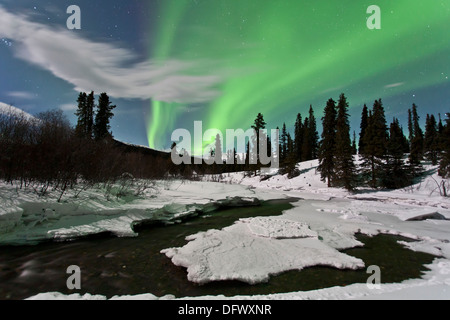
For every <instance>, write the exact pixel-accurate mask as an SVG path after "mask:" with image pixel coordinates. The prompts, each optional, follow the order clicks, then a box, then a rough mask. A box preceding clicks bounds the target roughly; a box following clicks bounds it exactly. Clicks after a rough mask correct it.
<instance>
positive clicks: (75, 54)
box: [0, 6, 223, 103]
mask: <svg viewBox="0 0 450 320" xmlns="http://www.w3.org/2000/svg"><path fill="white" fill-rule="evenodd" d="M0 21H2V28H1V29H0V37H2V38H8V39H11V40H13V41H14V46H12V47H11V50H13V52H14V55H15V56H16V57H17V58H19V59H22V60H24V61H26V62H28V63H31V64H33V65H36V66H38V67H40V68H43V69H45V70H47V71H49V72H51V73H52V74H53V75H54V76H56V77H58V78H60V79H63V80H65V81H67V82H69V83H70V84H72V85H73V86H74V89H75V90H76V91H91V90H93V91H95V92H108V94H109V95H110V96H112V97H115V98H130V99H143V100H145V99H150V98H151V99H154V100H158V101H164V102H176V103H198V102H207V101H211V100H212V99H214V98H215V97H217V96H218V95H219V93H220V92H219V91H218V90H217V86H218V84H220V83H221V82H222V81H223V79H222V77H221V76H219V75H213V74H204V75H198V72H196V70H198V68H199V67H200V62H184V61H179V60H169V61H165V62H164V63H158V62H154V61H150V60H148V61H140V62H135V60H136V56H135V55H134V54H133V53H132V52H131V51H130V50H127V49H126V48H121V47H117V46H114V45H112V44H109V43H99V42H94V41H91V40H88V39H84V38H82V37H80V36H79V35H78V34H77V32H76V31H69V30H67V29H65V28H63V27H60V28H55V27H54V26H53V27H52V26H49V25H44V24H41V23H36V22H32V21H30V20H29V18H28V17H27V16H25V15H20V14H13V13H11V12H9V11H7V10H5V9H4V8H3V7H1V6H0Z"/></svg>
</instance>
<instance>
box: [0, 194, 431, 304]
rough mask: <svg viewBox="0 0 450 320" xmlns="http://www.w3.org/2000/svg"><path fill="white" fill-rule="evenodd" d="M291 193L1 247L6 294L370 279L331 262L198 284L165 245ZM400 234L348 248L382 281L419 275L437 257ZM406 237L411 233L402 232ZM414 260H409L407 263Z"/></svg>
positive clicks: (1, 293) (270, 286) (277, 206)
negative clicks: (181, 217) (200, 213)
mask: <svg viewBox="0 0 450 320" xmlns="http://www.w3.org/2000/svg"><path fill="white" fill-rule="evenodd" d="M291 201H292V200H289V201H288V200H277V201H269V202H266V203H263V204H262V205H261V206H259V207H247V208H234V209H226V210H221V211H217V212H215V213H213V214H211V216H209V217H197V218H193V219H191V220H189V221H186V222H184V223H183V224H177V225H171V226H151V227H148V226H147V227H145V228H141V230H137V231H139V237H137V238H115V237H110V236H108V235H101V236H97V237H95V238H89V239H84V240H78V241H74V242H67V243H43V244H39V245H37V246H21V247H0V299H3V300H4V299H23V298H27V297H30V296H32V295H35V294H37V293H41V292H51V291H58V292H62V293H66V294H70V293H80V294H84V293H91V294H102V295H106V296H107V297H112V296H114V295H126V294H130V295H135V294H141V293H153V294H155V295H157V296H162V295H165V294H174V295H175V296H177V297H181V296H199V295H219V294H223V295H226V296H233V295H253V294H269V293H280V292H291V291H300V290H313V289H319V288H326V287H331V286H337V285H348V284H351V283H356V282H359V283H365V282H366V280H367V278H368V276H369V275H368V274H367V273H366V270H358V271H343V270H337V269H333V268H329V267H313V268H308V269H304V270H302V271H290V272H285V273H283V274H281V275H278V276H274V277H271V279H270V281H269V282H267V283H263V284H258V285H253V286H251V285H248V284H245V283H241V282H238V281H222V282H215V283H210V284H206V285H202V286H199V285H196V284H193V283H191V282H189V281H188V280H187V277H186V270H185V269H184V268H181V267H176V266H174V265H173V264H172V263H171V261H170V260H169V259H168V258H167V257H166V256H165V255H163V254H161V253H160V251H161V250H162V249H165V248H170V247H180V246H183V245H184V244H186V240H185V237H186V236H188V235H191V234H194V233H197V232H199V231H206V230H208V229H213V228H214V229H221V228H223V227H226V226H229V225H231V224H232V223H233V222H234V221H236V220H238V219H239V218H247V217H253V216H273V215H279V214H281V213H282V211H283V210H286V209H289V208H291V207H292V205H291V204H290V202H291ZM399 239H400V237H395V236H388V235H379V236H376V237H373V238H370V237H367V236H364V235H358V240H360V241H362V242H364V243H365V246H364V247H363V248H354V249H350V250H346V251H345V252H346V253H347V254H349V255H352V256H355V257H358V258H361V259H362V260H363V261H364V262H365V263H366V265H367V266H369V265H378V266H380V268H381V275H382V278H381V280H382V282H383V283H391V282H399V281H403V280H406V279H411V278H419V277H420V276H421V272H422V271H425V270H426V268H425V267H424V266H423V265H424V264H429V263H431V262H432V261H433V259H434V258H435V257H434V256H432V255H429V254H425V253H418V252H413V251H411V250H408V249H405V248H404V247H403V246H401V245H399V244H397V243H396V241H397V240H399ZM403 240H405V239H403ZM406 262H407V263H406ZM70 265H78V266H79V267H80V269H81V288H82V289H81V290H74V291H71V290H68V289H67V287H66V280H67V278H68V277H69V275H68V274H66V270H67V267H68V266H70Z"/></svg>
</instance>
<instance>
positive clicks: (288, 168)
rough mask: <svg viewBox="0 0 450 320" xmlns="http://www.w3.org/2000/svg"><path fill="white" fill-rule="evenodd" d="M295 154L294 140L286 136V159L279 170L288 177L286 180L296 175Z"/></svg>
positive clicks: (288, 135)
mask: <svg viewBox="0 0 450 320" xmlns="http://www.w3.org/2000/svg"><path fill="white" fill-rule="evenodd" d="M296 166H297V153H296V148H295V143H294V140H293V139H292V138H291V135H290V134H289V133H288V134H287V148H286V159H285V162H284V165H283V167H282V168H281V173H282V174H286V173H287V175H288V178H289V179H290V178H293V177H295V176H296V175H297V173H298V171H297V169H296Z"/></svg>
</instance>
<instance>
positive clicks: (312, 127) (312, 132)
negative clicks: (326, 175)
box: [308, 106, 319, 160]
mask: <svg viewBox="0 0 450 320" xmlns="http://www.w3.org/2000/svg"><path fill="white" fill-rule="evenodd" d="M308 118H309V125H308V136H309V144H310V148H311V157H310V159H308V160H313V159H317V151H318V147H319V133H318V132H317V123H316V117H315V116H314V110H313V107H312V106H310V107H309V117H308Z"/></svg>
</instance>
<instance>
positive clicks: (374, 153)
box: [361, 99, 388, 188]
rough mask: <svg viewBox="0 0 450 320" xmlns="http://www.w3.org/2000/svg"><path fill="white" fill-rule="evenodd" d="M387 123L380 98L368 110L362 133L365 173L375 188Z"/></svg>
mask: <svg viewBox="0 0 450 320" xmlns="http://www.w3.org/2000/svg"><path fill="white" fill-rule="evenodd" d="M387 137H388V133H387V125H386V118H385V115H384V108H383V104H382V101H381V99H379V100H376V101H375V103H374V105H373V110H372V112H369V117H368V126H367V128H366V131H365V133H364V138H363V141H364V143H365V146H364V149H363V153H362V155H361V156H362V158H363V164H362V165H363V168H364V171H365V173H367V174H368V175H369V185H370V186H371V187H372V188H376V187H378V186H379V184H380V179H381V178H382V174H383V165H384V159H385V155H386V148H387Z"/></svg>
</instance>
